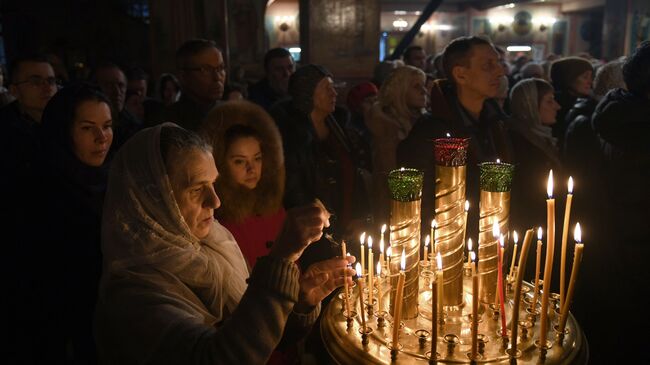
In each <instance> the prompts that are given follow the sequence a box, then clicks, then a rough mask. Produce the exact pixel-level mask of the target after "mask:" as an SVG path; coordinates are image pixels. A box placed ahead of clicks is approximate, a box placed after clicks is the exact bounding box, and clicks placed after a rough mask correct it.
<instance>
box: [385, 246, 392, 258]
mask: <svg viewBox="0 0 650 365" xmlns="http://www.w3.org/2000/svg"><path fill="white" fill-rule="evenodd" d="M386 255H387V256H388V257H389V258H390V257H391V256H392V255H393V249H392V248H390V246H388V249H387V250H386Z"/></svg>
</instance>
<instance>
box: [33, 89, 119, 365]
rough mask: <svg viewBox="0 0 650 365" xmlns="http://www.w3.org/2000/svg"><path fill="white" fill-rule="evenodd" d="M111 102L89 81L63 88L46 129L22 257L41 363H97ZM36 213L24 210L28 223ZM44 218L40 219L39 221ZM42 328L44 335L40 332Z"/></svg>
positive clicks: (45, 122) (48, 112)
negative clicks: (35, 225) (96, 315)
mask: <svg viewBox="0 0 650 365" xmlns="http://www.w3.org/2000/svg"><path fill="white" fill-rule="evenodd" d="M112 123H113V122H112V115H111V109H110V107H109V102H108V100H107V99H106V97H105V96H104V95H103V94H102V93H101V91H99V89H97V88H95V87H93V86H90V85H88V84H75V85H70V86H67V87H65V88H63V89H62V90H61V91H59V92H58V93H57V94H56V95H55V96H54V97H53V98H52V99H51V100H50V102H49V103H48V105H47V106H46V108H45V111H44V113H43V119H42V126H41V129H40V137H41V138H40V143H41V152H40V156H39V157H40V163H39V164H38V165H37V166H36V167H35V169H34V170H35V171H36V172H35V173H34V178H33V179H30V181H31V182H33V184H32V185H34V184H37V185H36V186H32V187H31V189H30V190H31V191H32V194H33V197H34V198H36V201H35V202H34V204H27V206H32V207H34V206H36V207H39V210H40V212H39V214H38V216H39V218H40V217H44V218H45V219H43V220H42V223H43V224H42V225H41V224H40V223H39V229H38V232H33V230H32V232H30V231H29V230H28V228H29V227H25V229H24V230H23V232H30V233H29V234H28V236H29V237H30V238H29V239H30V240H31V239H33V242H31V244H30V245H27V247H26V248H25V251H24V254H26V255H27V256H26V258H27V259H28V260H30V261H26V262H29V263H30V264H31V266H30V267H29V270H27V272H29V274H28V275H27V277H28V279H26V280H29V282H28V283H27V284H28V285H27V288H29V290H30V293H31V295H28V299H27V300H28V301H29V306H28V307H29V308H30V309H29V310H30V311H33V312H32V315H34V314H35V313H37V314H38V318H37V319H34V320H38V322H37V323H36V324H35V326H34V327H33V328H32V329H30V331H36V332H35V333H32V334H28V337H32V336H35V337H36V341H37V344H38V346H36V347H35V348H36V349H37V350H36V351H35V352H34V353H33V354H32V356H34V360H35V361H36V362H43V363H45V362H52V361H56V362H59V361H62V360H64V361H65V362H66V363H86V364H88V363H95V362H96V360H95V344H94V341H93V336H92V320H93V312H94V307H95V302H96V299H97V287H98V282H99V278H100V275H101V265H102V257H101V256H102V255H101V250H100V231H101V216H102V205H103V200H104V193H105V190H106V184H107V177H108V158H107V157H108V153H109V149H110V146H111V143H112V141H113V127H112ZM34 218H35V214H34V212H33V211H30V212H25V214H24V219H22V220H21V221H23V222H26V224H30V223H29V222H33V220H34ZM39 221H40V220H39ZM39 331H40V334H39Z"/></svg>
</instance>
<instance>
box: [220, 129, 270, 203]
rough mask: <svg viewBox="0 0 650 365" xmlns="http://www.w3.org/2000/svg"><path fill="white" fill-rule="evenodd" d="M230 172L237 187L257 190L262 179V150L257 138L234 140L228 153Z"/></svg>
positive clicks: (227, 161) (227, 160)
mask: <svg viewBox="0 0 650 365" xmlns="http://www.w3.org/2000/svg"><path fill="white" fill-rule="evenodd" d="M226 163H227V166H228V170H229V171H228V172H229V173H230V176H232V178H233V180H234V182H235V183H236V184H237V185H241V186H244V187H246V188H248V189H251V190H252V189H255V187H256V186H257V183H259V181H260V178H261V177H262V149H261V147H260V142H259V140H258V139H257V138H255V137H240V138H237V139H236V140H234V141H233V142H232V143H231V144H230V147H228V151H227V152H226Z"/></svg>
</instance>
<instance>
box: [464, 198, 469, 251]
mask: <svg viewBox="0 0 650 365" xmlns="http://www.w3.org/2000/svg"><path fill="white" fill-rule="evenodd" d="M468 213H469V200H465V219H463V221H464V222H463V242H465V238H467V214H468Z"/></svg>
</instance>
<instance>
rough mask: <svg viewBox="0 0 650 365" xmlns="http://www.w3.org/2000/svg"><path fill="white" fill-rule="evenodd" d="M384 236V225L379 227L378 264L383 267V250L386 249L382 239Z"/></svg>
mask: <svg viewBox="0 0 650 365" xmlns="http://www.w3.org/2000/svg"><path fill="white" fill-rule="evenodd" d="M385 235H386V225H385V224H384V225H383V226H381V237H380V238H379V263H381V266H384V262H385V261H384V260H385V256H384V248H385V247H386V242H385V241H386V240H385V239H384V236H385Z"/></svg>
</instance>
